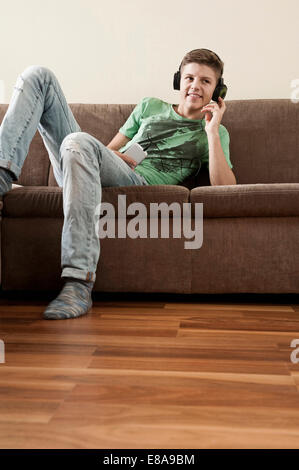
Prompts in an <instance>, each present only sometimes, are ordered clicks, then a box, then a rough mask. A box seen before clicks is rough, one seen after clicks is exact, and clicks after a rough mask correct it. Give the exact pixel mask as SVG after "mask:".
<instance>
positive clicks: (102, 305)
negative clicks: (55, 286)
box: [0, 294, 299, 449]
mask: <svg viewBox="0 0 299 470" xmlns="http://www.w3.org/2000/svg"><path fill="white" fill-rule="evenodd" d="M56 295H57V294H55V296H56ZM52 298H54V297H53V295H52V297H51V296H49V295H47V296H45V298H36V294H35V295H33V297H32V298H27V297H26V298H19V297H18V298H16V297H14V296H13V295H11V296H9V297H7V296H3V294H2V297H1V298H0V339H2V340H3V341H4V343H5V363H3V364H0V447H1V448H21V449H23V448H30V449H32V448H44V449H49V448H71V449H74V448H78V449H84V448H105V449H109V448H111V449H113V448H114V449H115V448H123V449H124V448H133V449H138V448H145V449H150V448H158V449H162V448H170V449H174V448H178V449H192V448H198V449H201V448H208V449H213V448H221V449H224V448H299V389H298V388H299V363H298V364H297V363H292V362H291V359H290V355H291V352H292V351H293V349H292V348H291V347H290V343H291V341H292V340H293V339H295V338H298V339H299V298H298V297H297V296H292V295H291V296H272V297H271V296H266V297H265V296H249V295H247V296H244V295H243V296H242V295H240V296H192V297H189V296H169V295H168V296H166V295H163V294H161V295H159V296H158V297H157V296H149V295H147V296H146V295H143V296H142V295H137V296H134V295H133V294H131V295H125V294H123V295H119V296H117V297H116V298H115V296H113V295H109V294H103V295H99V294H95V295H93V298H94V306H93V308H92V311H91V313H89V314H88V315H86V316H84V317H81V318H78V319H75V320H63V321H46V320H43V319H42V318H41V314H42V312H43V310H44V308H45V307H46V305H47V304H48V303H49V301H50V300H52ZM298 357H299V354H298Z"/></svg>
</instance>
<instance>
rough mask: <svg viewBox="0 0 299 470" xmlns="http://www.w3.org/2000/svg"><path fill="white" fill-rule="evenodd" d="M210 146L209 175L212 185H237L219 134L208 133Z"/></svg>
mask: <svg viewBox="0 0 299 470" xmlns="http://www.w3.org/2000/svg"><path fill="white" fill-rule="evenodd" d="M207 137H208V144H209V173H210V182H211V185H212V186H213V185H229V184H237V182H236V178H235V175H234V173H233V172H232V170H231V169H230V167H229V165H228V163H227V161H226V158H225V155H224V152H223V149H222V147H221V140H220V136H219V132H217V133H216V132H213V133H208V134H207Z"/></svg>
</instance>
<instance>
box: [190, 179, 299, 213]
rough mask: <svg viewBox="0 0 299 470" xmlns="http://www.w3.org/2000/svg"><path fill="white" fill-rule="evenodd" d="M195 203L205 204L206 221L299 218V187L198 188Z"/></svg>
mask: <svg viewBox="0 0 299 470" xmlns="http://www.w3.org/2000/svg"><path fill="white" fill-rule="evenodd" d="M190 201H191V203H192V210H193V213H194V203H203V216H204V217H288V216H299V183H273V184H241V185H238V184H237V185H227V186H225V185H223V186H208V187H198V188H194V189H192V190H191V192H190Z"/></svg>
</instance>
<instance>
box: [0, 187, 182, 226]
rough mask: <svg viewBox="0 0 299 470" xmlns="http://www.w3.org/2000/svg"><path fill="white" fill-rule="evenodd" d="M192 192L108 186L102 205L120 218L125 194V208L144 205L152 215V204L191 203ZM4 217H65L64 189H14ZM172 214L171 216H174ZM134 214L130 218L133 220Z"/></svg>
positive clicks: (177, 188) (148, 213)
mask: <svg viewBox="0 0 299 470" xmlns="http://www.w3.org/2000/svg"><path fill="white" fill-rule="evenodd" d="M189 194H190V191H189V189H187V188H185V187H183V186H176V185H149V186H126V187H124V186H123V187H109V188H108V187H107V188H103V190H102V202H107V203H110V204H112V205H113V206H114V209H115V215H118V200H119V199H118V195H125V196H126V198H125V204H126V208H128V206H129V205H130V204H131V203H133V202H141V203H143V204H144V205H145V206H146V211H147V215H148V216H149V215H150V211H149V207H150V203H153V202H154V203H158V204H159V203H162V202H165V203H167V204H168V205H170V204H171V203H173V202H176V203H179V204H180V206H181V207H182V204H183V203H184V202H185V203H186V202H189ZM2 213H3V215H4V216H5V217H29V218H33V217H49V218H51V217H52V218H55V217H63V197H62V188H60V187H55V186H26V187H20V188H14V189H12V190H11V191H9V192H8V193H7V194H5V196H4V197H3V211H2ZM171 215H172V214H171V212H170V216H171ZM134 216H135V214H132V215H130V216H128V217H127V218H132V217H134Z"/></svg>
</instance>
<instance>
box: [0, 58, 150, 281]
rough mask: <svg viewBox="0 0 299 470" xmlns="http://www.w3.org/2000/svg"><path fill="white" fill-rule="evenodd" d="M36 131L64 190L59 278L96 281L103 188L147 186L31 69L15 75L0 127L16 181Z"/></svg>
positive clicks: (54, 86)
mask: <svg viewBox="0 0 299 470" xmlns="http://www.w3.org/2000/svg"><path fill="white" fill-rule="evenodd" d="M37 130H38V131H39V133H40V135H41V137H42V139H43V141H44V145H45V147H46V149H47V151H48V154H49V158H50V161H51V164H52V166H53V171H54V175H55V178H56V181H57V184H58V185H59V186H60V187H62V188H63V212H64V224H63V230H62V239H61V267H62V274H61V277H74V278H76V279H83V280H92V281H94V280H95V278H96V269H97V264H98V260H99V256H100V239H99V236H98V235H97V234H96V229H95V226H96V223H97V221H98V217H99V216H98V215H95V214H96V208H97V207H98V205H99V204H100V203H101V198H102V186H103V187H105V186H132V185H146V184H148V183H147V182H146V180H145V179H144V178H143V176H141V175H138V173H135V171H133V170H132V169H131V168H130V167H129V166H128V165H127V164H126V163H125V162H124V161H123V160H122V159H121V158H120V157H118V156H117V155H116V154H115V153H114V152H113V151H112V150H110V149H108V148H107V147H106V146H105V145H104V144H102V143H101V142H100V141H99V140H97V139H96V138H95V137H93V136H92V135H90V134H87V133H86V132H82V131H81V129H80V127H79V125H78V123H77V122H76V120H75V118H74V116H73V114H72V111H71V109H70V107H69V106H68V104H67V102H66V99H65V96H64V94H63V92H62V89H61V87H60V84H59V82H58V80H57V78H56V77H55V75H54V73H53V72H52V71H51V70H49V69H47V68H45V67H41V66H31V67H28V68H26V69H25V70H24V72H22V74H20V75H19V76H18V78H17V82H16V86H15V87H14V91H13V95H12V98H11V101H10V103H9V107H8V110H7V112H6V114H5V116H4V119H3V121H2V124H1V127H0V167H3V168H7V169H9V170H10V171H11V172H12V173H13V174H14V175H15V177H16V179H18V178H19V176H20V173H21V170H22V166H23V163H24V161H25V159H26V156H27V154H28V149H29V145H30V143H31V141H32V139H33V137H34V135H35V133H36V131H37ZM97 213H98V212H97Z"/></svg>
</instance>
